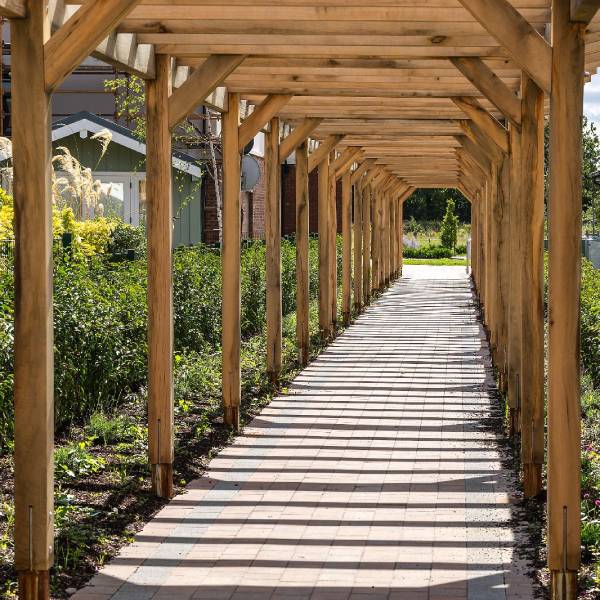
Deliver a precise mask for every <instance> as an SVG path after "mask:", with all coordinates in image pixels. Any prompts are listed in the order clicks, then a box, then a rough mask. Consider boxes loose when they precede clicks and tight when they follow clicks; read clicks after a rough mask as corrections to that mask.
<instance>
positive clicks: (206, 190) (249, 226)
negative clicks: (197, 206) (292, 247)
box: [202, 156, 265, 244]
mask: <svg viewBox="0 0 600 600" xmlns="http://www.w3.org/2000/svg"><path fill="white" fill-rule="evenodd" d="M254 158H256V160H257V161H258V164H259V167H260V178H259V180H258V182H257V183H256V185H255V186H254V188H253V189H252V190H251V191H249V192H240V208H241V212H242V225H241V231H240V233H241V236H242V239H253V238H261V239H262V238H264V237H265V176H264V175H265V171H264V159H262V158H260V157H258V156H255V157H254ZM202 200H203V207H204V214H203V222H204V229H203V241H204V243H206V244H217V243H218V242H219V223H218V218H217V197H216V194H215V184H214V181H213V180H212V178H211V177H210V176H205V179H204V182H203V194H202Z"/></svg>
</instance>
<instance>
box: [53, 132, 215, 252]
mask: <svg viewBox="0 0 600 600" xmlns="http://www.w3.org/2000/svg"><path fill="white" fill-rule="evenodd" d="M60 146H64V147H66V148H68V149H69V152H71V154H72V155H73V156H74V157H76V158H77V160H78V161H79V162H80V163H81V164H82V165H83V166H84V167H88V168H90V169H92V172H102V171H108V172H114V173H144V172H145V170H146V159H145V156H143V155H142V154H139V153H138V152H135V151H134V150H130V149H129V148H125V147H123V146H121V145H119V144H116V143H112V144H109V146H108V149H107V151H106V153H105V154H104V156H103V157H101V149H100V144H99V143H98V141H96V140H92V139H90V138H89V137H88V138H81V137H80V136H79V134H74V135H70V136H68V137H66V138H63V139H62V140H58V141H57V142H55V143H54V144H53V153H54V154H55V155H56V154H58V153H60V151H59V150H58V148H59V147H60ZM172 179H173V245H174V246H187V245H190V244H197V243H199V242H200V241H202V227H203V224H202V205H201V182H199V181H198V180H195V179H194V178H193V177H192V176H191V175H189V174H187V173H184V172H183V171H180V170H179V169H175V168H174V169H173V170H172Z"/></svg>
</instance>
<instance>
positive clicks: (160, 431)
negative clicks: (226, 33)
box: [146, 56, 174, 498]
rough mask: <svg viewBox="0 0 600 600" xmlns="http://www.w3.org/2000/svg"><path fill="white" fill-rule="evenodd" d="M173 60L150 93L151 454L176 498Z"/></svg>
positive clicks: (160, 64) (161, 492)
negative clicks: (172, 180) (172, 145)
mask: <svg viewBox="0 0 600 600" xmlns="http://www.w3.org/2000/svg"><path fill="white" fill-rule="evenodd" d="M170 74H171V70H170V59H169V57H168V56H159V57H158V58H157V60H156V79H155V80H152V81H150V82H148V84H147V88H146V89H147V93H146V115H147V117H146V118H147V132H146V136H147V138H146V139H147V145H146V148H147V149H146V189H147V194H148V209H147V228H146V232H147V238H148V451H149V455H150V464H151V466H152V477H153V491H154V493H155V494H156V495H157V496H159V497H161V498H169V497H171V496H172V495H173V480H172V464H173V458H174V450H173V445H174V430H173V427H174V423H173V401H174V396H173V366H172V363H173V280H172V247H173V243H172V235H173V202H172V199H171V189H172V184H171V168H172V167H171V132H170V129H169V110H168V108H169V103H168V101H169V93H170V91H171V84H170V80H171V78H170Z"/></svg>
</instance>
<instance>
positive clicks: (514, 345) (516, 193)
mask: <svg viewBox="0 0 600 600" xmlns="http://www.w3.org/2000/svg"><path fill="white" fill-rule="evenodd" d="M510 159H511V167H510V171H511V174H510V179H511V191H510V194H511V197H510V200H511V202H510V207H509V213H510V215H509V231H510V233H509V261H508V264H509V265H510V294H509V307H508V311H509V313H508V373H507V374H508V382H507V383H508V406H509V413H510V414H509V420H510V421H509V427H510V430H511V433H517V432H518V431H519V427H520V423H521V419H520V411H521V406H520V405H521V395H520V391H521V387H520V379H521V354H522V346H521V344H522V342H521V325H522V323H521V320H522V309H523V305H522V297H521V276H522V269H523V255H522V247H521V246H522V236H523V226H524V225H523V223H522V221H521V206H522V203H523V202H525V200H524V198H523V194H522V191H521V183H522V178H521V170H522V165H521V134H520V133H519V132H518V131H517V130H516V128H515V127H512V126H511V127H510Z"/></svg>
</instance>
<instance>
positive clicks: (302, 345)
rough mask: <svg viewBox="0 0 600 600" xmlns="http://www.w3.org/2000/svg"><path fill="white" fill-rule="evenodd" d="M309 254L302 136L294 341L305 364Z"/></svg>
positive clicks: (298, 154)
mask: <svg viewBox="0 0 600 600" xmlns="http://www.w3.org/2000/svg"><path fill="white" fill-rule="evenodd" d="M280 148H281V146H280ZM280 158H281V155H280ZM309 254H310V253H309V196H308V143H307V141H306V139H304V140H303V141H302V142H301V143H300V145H299V146H297V147H296V344H297V346H298V361H299V363H300V365H301V366H304V365H306V364H308V358H309V353H310V331H309V309H310V295H309V283H310V277H309V273H310V265H309Z"/></svg>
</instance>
